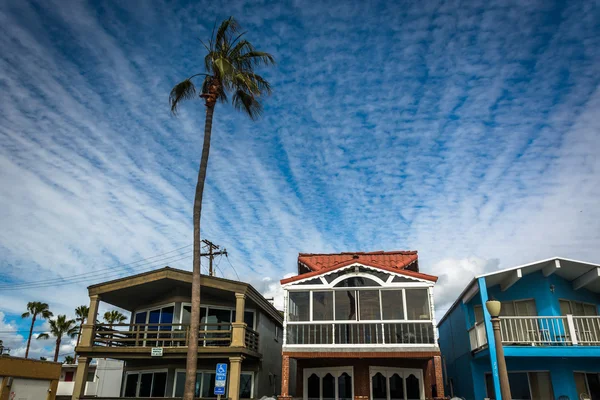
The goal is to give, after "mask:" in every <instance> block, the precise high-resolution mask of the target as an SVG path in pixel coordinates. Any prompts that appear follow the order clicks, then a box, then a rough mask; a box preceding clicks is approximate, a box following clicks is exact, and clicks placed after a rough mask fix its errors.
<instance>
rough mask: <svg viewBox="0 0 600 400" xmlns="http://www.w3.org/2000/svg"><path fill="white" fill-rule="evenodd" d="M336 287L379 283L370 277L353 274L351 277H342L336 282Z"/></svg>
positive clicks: (375, 284)
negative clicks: (341, 279)
mask: <svg viewBox="0 0 600 400" xmlns="http://www.w3.org/2000/svg"><path fill="white" fill-rule="evenodd" d="M335 286H336V287H364V286H381V285H380V284H379V283H377V282H375V281H374V280H372V279H369V278H364V277H362V276H353V277H352V278H348V279H344V280H343V281H341V282H338V284H337V285H335Z"/></svg>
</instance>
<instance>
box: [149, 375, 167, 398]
mask: <svg viewBox="0 0 600 400" xmlns="http://www.w3.org/2000/svg"><path fill="white" fill-rule="evenodd" d="M166 389H167V373H166V372H155V373H154V382H152V397H165V391H166Z"/></svg>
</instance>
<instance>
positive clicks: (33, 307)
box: [21, 301, 54, 358]
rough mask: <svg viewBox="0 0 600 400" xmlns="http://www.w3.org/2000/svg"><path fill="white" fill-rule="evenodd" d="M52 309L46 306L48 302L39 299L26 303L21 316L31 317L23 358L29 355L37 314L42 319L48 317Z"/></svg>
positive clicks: (50, 315)
mask: <svg viewBox="0 0 600 400" xmlns="http://www.w3.org/2000/svg"><path fill="white" fill-rule="evenodd" d="M53 315H54V314H52V311H50V308H49V307H48V303H42V302H40V301H30V302H29V303H27V311H26V312H24V313H23V314H22V315H21V318H29V317H31V327H30V328H29V337H28V338H27V349H26V350H25V358H27V357H29V347H30V345H31V335H32V333H33V325H34V324H35V320H36V319H37V317H38V316H40V317H42V319H49V318H51V317H52V316H53Z"/></svg>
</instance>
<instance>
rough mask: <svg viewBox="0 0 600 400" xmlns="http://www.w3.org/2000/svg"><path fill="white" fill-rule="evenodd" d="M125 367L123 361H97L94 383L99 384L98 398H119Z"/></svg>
mask: <svg viewBox="0 0 600 400" xmlns="http://www.w3.org/2000/svg"><path fill="white" fill-rule="evenodd" d="M123 367H124V362H123V361H118V360H109V359H103V358H101V359H98V360H97V364H96V376H95V378H94V382H95V383H96V384H97V390H96V393H97V396H98V397H118V396H119V395H120V394H121V391H120V389H121V379H122V377H123Z"/></svg>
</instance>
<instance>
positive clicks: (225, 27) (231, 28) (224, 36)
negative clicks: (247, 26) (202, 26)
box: [214, 17, 240, 50]
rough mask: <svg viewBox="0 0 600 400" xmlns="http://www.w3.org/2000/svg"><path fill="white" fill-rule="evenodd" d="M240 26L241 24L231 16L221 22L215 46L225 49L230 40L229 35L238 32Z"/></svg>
mask: <svg viewBox="0 0 600 400" xmlns="http://www.w3.org/2000/svg"><path fill="white" fill-rule="evenodd" d="M239 28H240V26H239V24H238V23H237V21H236V20H235V19H234V18H233V17H229V18H227V19H226V20H225V21H223V22H221V25H220V26H219V29H217V34H216V35H215V42H214V47H215V48H216V49H218V50H224V49H225V48H226V47H227V45H228V42H229V40H228V39H229V38H228V35H231V34H235V33H238V31H239Z"/></svg>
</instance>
